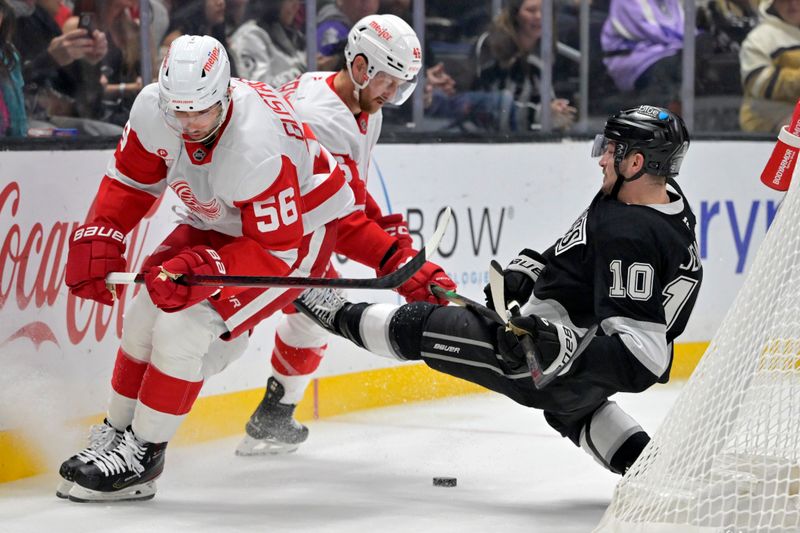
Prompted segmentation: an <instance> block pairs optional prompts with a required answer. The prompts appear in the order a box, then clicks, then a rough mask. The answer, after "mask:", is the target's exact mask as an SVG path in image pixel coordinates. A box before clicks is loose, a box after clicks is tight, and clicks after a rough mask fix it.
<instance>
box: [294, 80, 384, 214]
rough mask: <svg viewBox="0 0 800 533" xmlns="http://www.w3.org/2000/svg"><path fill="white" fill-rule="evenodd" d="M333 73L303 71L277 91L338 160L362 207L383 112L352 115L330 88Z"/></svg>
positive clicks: (358, 203)
mask: <svg viewBox="0 0 800 533" xmlns="http://www.w3.org/2000/svg"><path fill="white" fill-rule="evenodd" d="M335 76H336V73H335V72H307V73H305V74H303V75H302V76H300V77H299V78H297V79H296V80H294V81H291V82H289V83H287V84H285V85H283V86H282V87H281V88H280V89H279V90H280V92H281V94H283V96H284V97H285V98H286V99H287V100H289V102H291V103H292V105H293V106H294V109H295V111H296V112H297V114H298V116H299V117H300V119H301V120H302V121H303V122H305V123H306V124H308V125H309V126H310V127H311V129H312V130H313V131H314V135H315V136H316V138H317V140H319V142H320V143H321V144H322V145H323V146H324V147H325V148H327V149H328V151H330V152H331V154H333V156H334V157H335V158H336V160H337V161H338V162H339V165H340V166H341V167H342V170H344V172H345V177H346V179H347V180H348V183H350V188H351V189H353V193H354V194H355V198H356V208H357V209H361V210H363V209H364V207H365V203H366V194H367V193H366V184H367V177H368V170H369V160H370V154H371V153H372V149H373V148H374V147H375V144H376V143H377V142H378V137H379V136H380V133H381V125H382V123H383V114H382V113H381V111H380V110H378V111H377V112H376V113H374V114H372V115H370V114H368V113H365V112H362V113H360V114H359V115H358V116H354V115H353V113H352V112H351V111H350V109H349V108H348V107H347V105H346V104H345V103H344V101H343V100H342V99H341V98H340V97H339V95H338V94H336V91H335V90H334V88H333V78H334V77H335Z"/></svg>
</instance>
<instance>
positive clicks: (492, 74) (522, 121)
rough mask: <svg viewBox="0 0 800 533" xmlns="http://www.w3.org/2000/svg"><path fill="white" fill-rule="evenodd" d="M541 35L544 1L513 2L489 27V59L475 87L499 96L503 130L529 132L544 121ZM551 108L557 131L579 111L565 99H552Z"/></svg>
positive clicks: (519, 0)
mask: <svg viewBox="0 0 800 533" xmlns="http://www.w3.org/2000/svg"><path fill="white" fill-rule="evenodd" d="M541 36H542V0H510V1H509V2H508V4H507V5H506V7H504V8H503V9H502V11H501V12H500V13H499V14H498V15H497V17H496V18H495V20H494V21H493V22H492V25H491V27H490V28H489V34H488V37H487V39H486V43H487V46H488V48H489V54H490V60H489V62H488V64H487V65H486V67H485V68H483V69H482V70H481V72H480V76H479V78H478V80H477V86H476V88H478V89H480V90H484V91H492V92H494V93H496V94H499V96H500V97H499V99H498V100H497V102H498V103H497V105H498V106H499V109H498V110H497V111H496V113H497V114H498V116H499V121H500V124H499V129H500V130H506V129H510V130H512V131H523V132H524V131H529V130H530V129H532V128H534V129H535V128H536V127H537V125H538V124H539V122H540V120H541V117H540V111H541V94H540V87H539V84H540V81H539V80H540V78H539V74H540V72H541V67H542V62H541V60H540V59H539V57H538V56H537V55H536V53H537V51H538V49H539V44H540V39H541ZM553 96H554V95H553ZM550 109H551V111H552V116H553V125H554V126H555V127H556V128H558V129H566V128H568V127H569V126H571V125H572V123H573V122H574V121H575V113H576V110H575V108H574V107H572V106H571V105H569V101H568V100H566V99H563V98H553V99H552V100H551V105H550Z"/></svg>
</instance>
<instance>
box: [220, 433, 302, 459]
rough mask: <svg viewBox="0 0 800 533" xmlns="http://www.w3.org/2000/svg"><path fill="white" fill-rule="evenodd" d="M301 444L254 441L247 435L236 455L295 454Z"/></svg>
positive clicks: (267, 440)
mask: <svg viewBox="0 0 800 533" xmlns="http://www.w3.org/2000/svg"><path fill="white" fill-rule="evenodd" d="M299 447H300V444H289V443H286V442H281V441H277V440H273V439H254V438H253V437H251V436H250V435H245V436H244V438H243V439H242V442H240V443H239V445H238V446H237V447H236V455H239V456H242V457H250V456H254V455H286V454H289V453H294V452H296V451H297V448H299Z"/></svg>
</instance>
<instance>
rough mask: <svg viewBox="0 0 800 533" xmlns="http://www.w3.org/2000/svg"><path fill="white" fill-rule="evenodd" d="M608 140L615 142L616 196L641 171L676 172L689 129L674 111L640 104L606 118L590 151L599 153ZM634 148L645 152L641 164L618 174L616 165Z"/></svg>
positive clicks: (673, 174)
mask: <svg viewBox="0 0 800 533" xmlns="http://www.w3.org/2000/svg"><path fill="white" fill-rule="evenodd" d="M609 141H613V142H614V143H615V144H616V148H615V151H614V169H615V170H616V172H617V176H618V179H617V184H616V185H615V187H614V193H613V196H616V193H617V192H618V191H619V187H621V186H622V183H623V182H624V181H633V180H635V179H638V178H640V177H641V176H642V175H643V174H644V173H648V174H653V175H656V176H665V177H668V178H673V177H675V176H677V174H678V171H679V170H680V168H681V163H682V162H683V157H684V156H685V155H686V150H688V148H689V132H688V131H687V130H686V125H685V124H684V123H683V119H681V117H679V116H678V115H676V114H675V113H672V112H670V111H668V110H666V109H664V108H661V107H654V106H649V105H641V106H639V107H635V108H632V109H626V110H624V111H619V112H617V113H615V114H613V115H611V116H610V117H609V118H608V120H607V121H606V126H605V129H604V130H603V134H602V135H598V136H597V138H596V139H595V145H594V147H593V149H592V155H594V156H599V155H602V153H603V152H605V149H606V145H607V144H608V142H609ZM633 152H640V153H641V154H642V155H643V156H644V166H643V168H642V170H641V171H639V172H637V173H636V174H635V175H633V176H630V177H627V178H625V177H623V176H622V175H621V174H620V170H619V165H620V163H621V162H622V160H623V159H624V158H625V157H627V156H628V155H629V154H631V153H633Z"/></svg>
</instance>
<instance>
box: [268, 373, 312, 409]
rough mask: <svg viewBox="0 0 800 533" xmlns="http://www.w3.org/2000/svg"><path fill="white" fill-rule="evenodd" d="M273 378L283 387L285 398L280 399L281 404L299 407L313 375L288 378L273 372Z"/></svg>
mask: <svg viewBox="0 0 800 533" xmlns="http://www.w3.org/2000/svg"><path fill="white" fill-rule="evenodd" d="M272 377H274V378H275V380H276V381H277V382H278V383H280V384H281V385H283V391H284V393H283V398H281V399H280V403H284V404H289V405H297V404H298V403H300V400H302V399H303V395H304V394H305V392H306V388H308V384H309V383H310V382H311V379H312V378H313V375H312V374H305V375H302V376H286V375H283V374H281V373H279V372H275V371H273V373H272Z"/></svg>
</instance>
